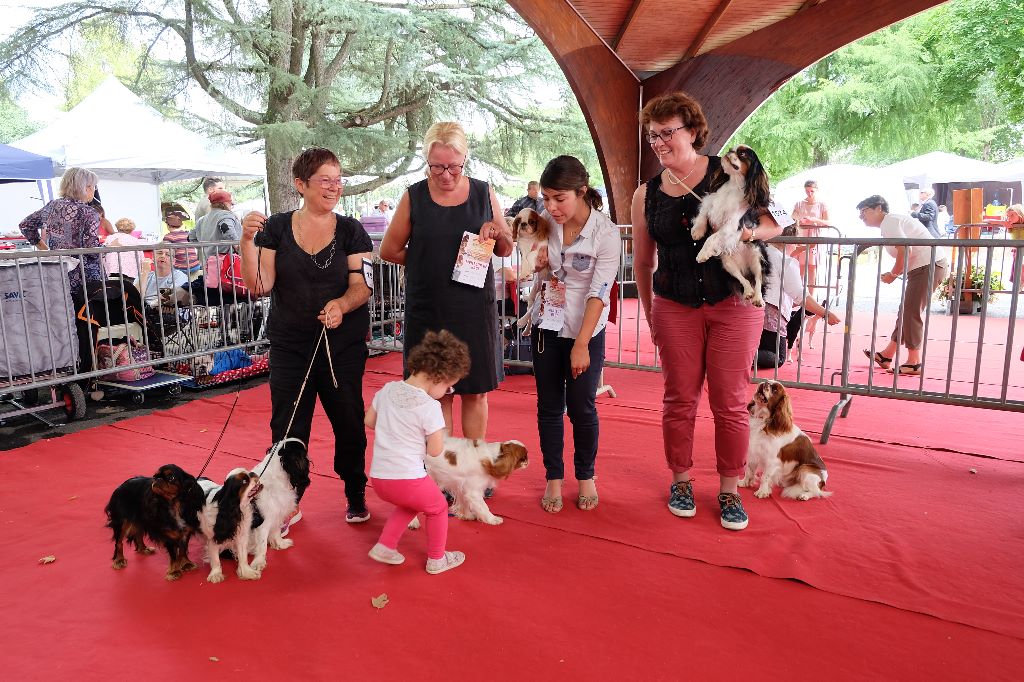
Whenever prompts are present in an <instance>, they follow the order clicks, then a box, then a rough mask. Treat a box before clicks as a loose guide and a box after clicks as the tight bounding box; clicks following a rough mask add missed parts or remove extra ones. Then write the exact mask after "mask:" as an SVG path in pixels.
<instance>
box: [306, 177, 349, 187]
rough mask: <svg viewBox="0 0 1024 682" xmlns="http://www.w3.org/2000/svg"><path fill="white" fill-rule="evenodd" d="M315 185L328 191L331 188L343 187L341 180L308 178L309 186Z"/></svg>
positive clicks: (343, 182)
mask: <svg viewBox="0 0 1024 682" xmlns="http://www.w3.org/2000/svg"><path fill="white" fill-rule="evenodd" d="M314 182H315V183H316V184H318V185H320V186H321V187H322V188H324V189H330V188H331V187H344V186H345V181H344V180H342V179H341V178H316V179H313V178H310V180H309V184H312V183H314Z"/></svg>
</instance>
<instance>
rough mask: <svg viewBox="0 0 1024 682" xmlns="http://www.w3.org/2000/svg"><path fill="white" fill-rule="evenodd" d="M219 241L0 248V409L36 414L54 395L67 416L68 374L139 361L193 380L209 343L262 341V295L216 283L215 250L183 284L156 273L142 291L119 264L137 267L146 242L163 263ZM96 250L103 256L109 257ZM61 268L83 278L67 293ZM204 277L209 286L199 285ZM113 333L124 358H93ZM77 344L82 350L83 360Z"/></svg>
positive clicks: (245, 346) (206, 359) (125, 367)
mask: <svg viewBox="0 0 1024 682" xmlns="http://www.w3.org/2000/svg"><path fill="white" fill-rule="evenodd" d="M225 246H226V245H225V243H224V242H219V243H216V242H203V243H199V244H192V243H189V244H187V245H184V244H171V243H167V242H161V243H158V244H148V245H138V246H124V247H112V248H107V247H102V248H92V249H67V250H59V251H57V250H53V251H49V250H34V249H33V250H17V251H6V252H0V401H2V402H5V403H8V404H9V405H13V406H14V409H13V410H7V411H3V412H0V419H6V418H9V417H11V416H16V415H17V414H34V415H36V416H39V415H38V413H39V412H41V411H44V410H46V409H51V408H53V407H54V406H55V405H57V404H58V403H60V399H59V398H60V397H62V398H63V400H64V402H65V403H66V407H67V412H68V416H69V417H74V416H76V413H78V414H77V416H82V413H84V408H82V409H79V406H78V404H77V403H78V401H79V400H84V398H83V396H82V395H81V393H82V392H81V389H80V387H76V386H74V385H75V384H79V383H86V382H89V381H90V380H99V381H105V380H109V379H110V377H111V375H112V373H113V372H115V371H117V372H127V371H129V370H133V369H144V368H156V369H158V370H162V371H166V372H168V373H169V374H174V375H175V376H181V377H183V378H187V379H195V380H201V379H202V378H204V376H205V375H206V374H208V372H209V370H210V368H211V366H212V364H213V362H214V358H215V354H217V353H220V352H222V351H232V350H235V349H241V350H243V351H244V352H245V353H246V354H247V355H251V354H256V353H259V352H261V351H263V350H265V349H266V348H268V347H269V346H268V343H267V338H266V331H265V330H266V321H267V319H268V317H269V312H270V310H269V307H270V300H269V298H254V297H252V296H251V294H250V293H249V292H248V291H244V290H239V289H234V288H231V289H226V288H223V287H221V286H219V283H220V280H221V273H220V272H219V268H220V265H221V261H220V258H218V259H217V261H216V262H217V267H218V271H217V272H212V271H211V272H207V265H206V261H205V259H200V264H199V269H198V270H197V271H195V272H194V273H192V274H191V276H190V277H189V279H188V285H187V293H186V291H185V289H183V288H182V287H180V286H177V287H169V288H166V289H161V288H160V287H159V286H158V280H153V285H154V286H153V287H152V288H150V289H149V290H148V291H147V290H140V288H139V287H140V285H141V284H142V283H141V282H140V281H139V280H137V279H135V278H133V277H128V276H121V274H120V273H121V272H122V271H131V272H139V271H142V270H144V267H145V264H146V263H145V262H144V261H152V260H153V259H152V257H151V256H152V252H153V250H154V249H156V250H165V251H167V252H168V253H169V255H170V258H171V261H172V263H173V259H174V256H175V255H176V254H178V253H186V252H198V253H199V254H202V253H204V251H203V248H204V247H207V248H209V249H210V251H209V253H211V254H213V253H216V251H215V250H214V248H215V247H220V248H224V247H225ZM227 246H228V247H231V246H233V245H230V244H228V245H227ZM104 256H112V258H111V259H110V260H111V263H110V264H109V267H108V264H106V263H104V261H103V257H104ZM96 257H98V258H99V259H100V268H101V270H100V272H101V279H100V280H98V281H95V280H92V281H90V280H89V279H88V278H87V276H86V260H87V259H92V258H96ZM132 266H134V267H132ZM71 272H75V273H77V275H78V280H79V281H80V282H84V283H85V285H84V287H82V289H81V291H80V292H76V293H75V294H74V295H73V294H72V291H71V288H70V283H69V277H68V274H69V273H71ZM150 277H151V278H155V277H156V274H155V273H154V274H151V275H150ZM211 281H217V282H218V286H217V287H213V288H207V286H204V284H206V283H209V282H211ZM122 343H123V344H124V345H125V351H126V352H130V349H132V348H133V347H135V348H137V349H138V350H137V351H135V352H132V353H131V355H130V359H128V361H125V360H122V361H121V362H120V363H118V364H116V366H101V364H102V363H101V358H102V357H104V356H110V355H111V353H109V352H106V353H104V352H101V348H102V346H103V345H104V344H106V345H108V346H112V345H115V346H116V345H120V344H122ZM103 350H107V351H109V350H110V349H109V348H107V349H103ZM80 351H81V352H80ZM82 353H88V354H89V355H88V357H87V358H86V361H85V362H82V361H81V356H82ZM120 354H121V353H120V352H119V353H118V355H120ZM126 358H127V356H126ZM173 383H174V382H164V384H162V385H171V384H173ZM133 388H135V387H133ZM179 388H180V387H179ZM40 389H44V390H49V393H50V396H51V402H50V403H48V404H45V405H37V404H35V403H38V402H39V396H38V394H37V391H39V390H40ZM138 390H142V388H138ZM139 395H141V394H139ZM137 402H141V400H139V401H137ZM44 421H45V420H44ZM47 423H49V422H47Z"/></svg>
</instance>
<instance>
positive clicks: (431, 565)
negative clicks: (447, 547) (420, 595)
mask: <svg viewBox="0 0 1024 682" xmlns="http://www.w3.org/2000/svg"><path fill="white" fill-rule="evenodd" d="M465 560H466V555H465V554H463V553H462V552H445V553H444V556H443V557H441V558H440V559H427V573H430V574H431V575H435V574H437V573H444V572H445V571H447V570H449V569H452V568H455V567H456V566H461V565H462V562H463V561H465Z"/></svg>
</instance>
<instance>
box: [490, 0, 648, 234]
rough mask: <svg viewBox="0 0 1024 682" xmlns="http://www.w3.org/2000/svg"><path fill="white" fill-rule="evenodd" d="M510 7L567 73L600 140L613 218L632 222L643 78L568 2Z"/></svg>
mask: <svg viewBox="0 0 1024 682" xmlns="http://www.w3.org/2000/svg"><path fill="white" fill-rule="evenodd" d="M509 5H511V6H512V8H513V9H514V10H516V11H517V12H518V13H519V14H520V15H521V16H522V17H523V18H524V19H525V20H526V22H527V23H528V24H530V26H531V27H533V29H534V30H535V31H536V32H537V35H538V36H539V37H540V39H541V40H542V41H544V44H545V45H546V46H547V48H548V49H549V50H550V51H551V54H552V55H554V57H555V61H557V62H558V65H559V66H560V67H561V68H562V71H563V73H565V78H566V80H568V82H569V86H570V87H571V88H572V91H573V93H574V94H575V95H576V99H577V100H579V103H580V108H581V109H582V110H583V116H584V118H586V121H587V126H588V127H589V128H590V134H591V135H592V136H593V138H594V146H595V147H596V148H597V156H598V159H600V162H601V170H602V172H603V173H604V177H605V180H606V182H607V190H608V203H609V210H610V211H611V215H612V218H613V219H614V220H615V221H616V222H619V223H629V209H630V202H631V201H632V198H633V190H635V189H636V186H637V170H638V168H639V164H640V129H639V124H638V121H637V113H638V112H639V107H640V82H639V80H638V79H637V77H636V76H635V75H633V72H632V71H630V70H629V69H628V68H627V67H626V66H625V65H624V64H623V63H622V62H621V61H620V60H619V58H618V56H617V55H616V54H615V53H614V52H613V51H612V50H611V49H610V48H609V47H608V45H606V44H605V42H604V41H603V40H601V38H600V37H599V36H597V35H596V34H595V33H594V31H593V30H592V29H591V28H590V26H589V25H588V24H587V23H586V22H585V21H584V20H583V19H582V18H581V17H580V15H579V14H577V13H576V10H575V9H573V7H572V6H571V5H570V4H569V3H568V2H566V1H565V0H509ZM591 173H593V170H591Z"/></svg>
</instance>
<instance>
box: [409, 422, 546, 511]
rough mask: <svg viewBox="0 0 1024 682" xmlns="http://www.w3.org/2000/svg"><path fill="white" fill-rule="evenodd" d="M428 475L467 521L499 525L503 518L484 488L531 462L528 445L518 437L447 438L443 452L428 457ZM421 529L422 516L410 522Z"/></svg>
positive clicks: (493, 486)
mask: <svg viewBox="0 0 1024 682" xmlns="http://www.w3.org/2000/svg"><path fill="white" fill-rule="evenodd" d="M424 461H425V462H426V465H427V474H428V475H429V476H430V478H432V479H433V480H434V482H435V483H437V485H438V487H440V488H441V490H447V491H448V492H449V493H450V494H451V495H452V497H454V498H455V499H454V501H453V502H452V505H451V508H450V511H451V513H452V514H454V515H455V516H456V517H457V518H460V519H462V520H464V521H474V520H476V521H480V522H481V523H486V524H489V525H492V526H497V525H499V524H501V523H502V521H504V519H502V518H501V517H500V516H495V515H494V514H493V513H491V510H490V508H488V506H487V502H486V501H484V491H485V490H487V489H488V488H495V487H497V485H498V482H499V481H504V480H505V479H507V478H508V477H509V476H511V475H512V474H513V473H515V472H516V471H519V470H520V469H525V468H526V467H527V466H528V465H529V463H530V462H529V458H528V457H527V453H526V446H525V445H523V444H522V443H520V442H519V441H517V440H507V441H505V442H503V443H485V442H484V441H482V440H473V439H471V438H453V437H451V436H446V437H445V439H444V454H442V455H441V456H440V457H426V458H424ZM409 527H410V528H419V519H418V518H415V519H413V520H412V522H411V523H410V524H409Z"/></svg>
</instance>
